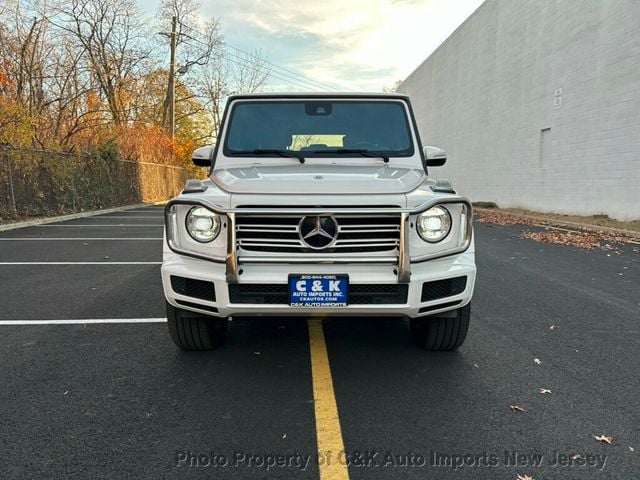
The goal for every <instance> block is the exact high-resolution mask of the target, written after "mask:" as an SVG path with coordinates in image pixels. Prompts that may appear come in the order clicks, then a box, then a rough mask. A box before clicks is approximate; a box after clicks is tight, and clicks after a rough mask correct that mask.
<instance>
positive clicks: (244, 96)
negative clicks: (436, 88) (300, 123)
mask: <svg viewBox="0 0 640 480" xmlns="http://www.w3.org/2000/svg"><path fill="white" fill-rule="evenodd" d="M275 98H294V99H301V98H357V99H360V98H375V99H380V98H384V99H393V100H408V99H409V96H408V95H404V94H402V93H376V92H268V93H267V92H263V93H240V94H235V95H229V98H228V101H233V100H260V99H275Z"/></svg>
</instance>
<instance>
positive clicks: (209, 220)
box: [186, 207, 220, 243]
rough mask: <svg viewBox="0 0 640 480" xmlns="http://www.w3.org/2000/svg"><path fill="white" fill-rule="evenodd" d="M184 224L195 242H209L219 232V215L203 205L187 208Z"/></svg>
mask: <svg viewBox="0 0 640 480" xmlns="http://www.w3.org/2000/svg"><path fill="white" fill-rule="evenodd" d="M186 224H187V232H189V235H190V236H191V238H193V239H194V240H195V241H196V242H200V243H207V242H211V241H213V240H214V239H215V238H216V237H217V236H218V234H219V233H220V216H219V215H217V214H216V213H213V212H212V211H211V210H207V209H206V208H204V207H193V208H192V209H191V210H189V213H187V222H186Z"/></svg>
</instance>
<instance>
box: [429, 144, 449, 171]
mask: <svg viewBox="0 0 640 480" xmlns="http://www.w3.org/2000/svg"><path fill="white" fill-rule="evenodd" d="M424 157H425V158H426V159H427V167H441V166H442V165H444V164H445V163H446V161H447V152H445V151H444V150H443V149H441V148H438V147H432V146H431V145H425V147H424Z"/></svg>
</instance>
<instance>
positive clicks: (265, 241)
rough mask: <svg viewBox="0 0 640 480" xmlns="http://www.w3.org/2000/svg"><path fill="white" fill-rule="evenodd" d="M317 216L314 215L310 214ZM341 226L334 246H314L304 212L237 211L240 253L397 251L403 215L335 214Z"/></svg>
mask: <svg viewBox="0 0 640 480" xmlns="http://www.w3.org/2000/svg"><path fill="white" fill-rule="evenodd" d="M310 217H313V215H310ZM333 218H334V219H335V220H336V223H337V226H338V229H337V236H336V239H335V241H334V242H333V243H332V244H331V246H330V247H327V248H324V249H312V248H309V246H308V245H306V244H305V242H304V241H303V240H302V238H301V235H300V223H301V220H302V219H303V216H302V215H277V216H275V215H256V214H251V215H249V214H246V215H242V214H237V215H236V242H237V247H238V255H239V256H242V253H243V252H244V253H246V254H250V255H255V254H260V253H263V254H264V253H269V254H306V253H312V254H314V255H316V256H317V255H327V256H331V255H334V256H335V255H336V254H337V255H340V254H350V255H371V254H384V255H387V256H389V255H391V256H394V255H397V254H398V249H399V246H400V215H399V214H388V215H380V214H376V215H366V214H363V215H346V214H344V215H334V216H333Z"/></svg>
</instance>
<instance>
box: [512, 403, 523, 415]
mask: <svg viewBox="0 0 640 480" xmlns="http://www.w3.org/2000/svg"><path fill="white" fill-rule="evenodd" d="M510 408H511V411H512V412H516V413H524V412H526V410H525V409H524V408H520V407H519V406H518V405H510Z"/></svg>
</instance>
